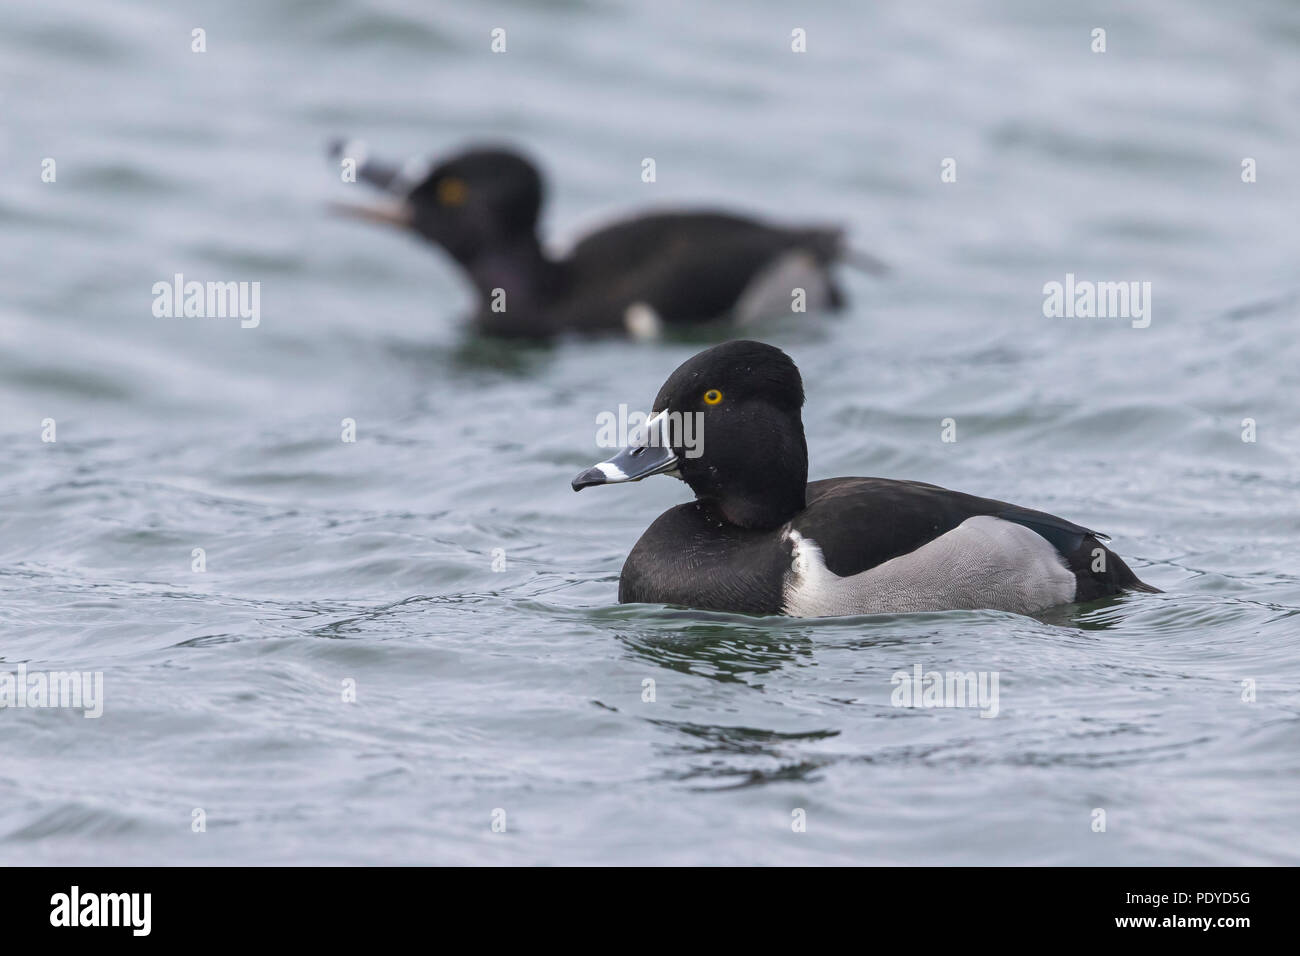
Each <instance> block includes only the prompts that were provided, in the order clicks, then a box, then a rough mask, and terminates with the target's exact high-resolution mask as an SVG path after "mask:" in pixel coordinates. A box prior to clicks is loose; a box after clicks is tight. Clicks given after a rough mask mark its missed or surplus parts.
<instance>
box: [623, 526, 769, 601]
mask: <svg viewBox="0 0 1300 956" xmlns="http://www.w3.org/2000/svg"><path fill="white" fill-rule="evenodd" d="M790 560H791V549H790V545H789V542H787V541H785V540H784V539H783V538H782V535H781V532H780V530H779V529H777V530H775V531H751V530H747V529H745V528H737V527H736V526H735V525H731V524H728V523H726V522H724V521H722V520H721V519H720V518H719V517H718V515H717V512H716V511H715V509H714V508H713V507H712V506H711V505H709V504H708V503H706V502H701V501H692V502H690V503H689V504H684V505H678V506H677V507H676V508H670V509H669V510H667V511H665V512H664V513H663V514H662V515H660V516H659V517H658V518H657V519H656V520H655V522H654V524H652V525H650V527H649V528H647V529H646V532H645V533H644V534H643V535H641V539H640V540H639V541H637V543H636V546H635V547H634V548H633V549H632V553H631V554H629V555H628V557H627V561H626V562H624V564H623V572H622V574H621V575H620V577H619V584H618V600H619V602H620V603H622V604H634V603H647V604H677V605H681V606H683V607H693V608H700V609H702V610H712V611H739V612H743V613H747V614H779V613H780V612H781V606H782V604H783V603H784V583H785V571H786V569H787V568H788V567H789V566H790Z"/></svg>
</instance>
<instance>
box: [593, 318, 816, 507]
mask: <svg viewBox="0 0 1300 956" xmlns="http://www.w3.org/2000/svg"><path fill="white" fill-rule="evenodd" d="M802 407H803V380H802V379H801V378H800V377H799V370H798V369H797V368H796V367H795V364H794V362H792V361H791V360H790V357H789V356H788V355H786V354H785V353H784V352H782V351H781V350H780V349H778V348H774V347H773V346H771V345H764V344H763V343H762V342H750V341H737V342H726V343H724V344H722V345H716V346H714V347H713V348H711V349H705V350H704V351H703V352H701V353H699V354H698V355H696V356H695V357H694V358H691V359H689V360H688V361H686V362H684V363H683V364H682V365H681V366H680V367H679V368H678V369H677V371H675V372H673V374H672V375H670V376H669V377H668V381H666V382H665V383H664V385H663V388H661V389H660V390H659V395H658V397H656V398H655V402H654V407H653V409H652V413H653V417H652V418H651V420H650V423H649V424H648V426H647V429H646V433H645V434H643V435H641V436H640V440H639V441H637V442H634V443H633V444H632V445H630V446H629V447H628V448H625V449H623V450H622V451H621V452H619V453H618V454H617V455H615V456H614V457H613V458H611V459H610V460H609V461H604V462H601V463H600V464H598V465H596V466H595V467H593V468H589V469H588V470H586V471H584V472H583V473H582V474H580V475H579V476H578V477H577V478H575V479H574V480H573V488H574V490H575V491H580V490H581V489H583V488H586V487H587V486H589V485H599V484H608V483H611V482H620V481H639V480H640V479H642V478H645V477H648V476H649V475H654V474H670V475H673V476H675V477H678V478H681V479H682V480H683V481H685V482H686V483H687V484H688V485H690V486H691V490H692V491H694V492H695V496H696V497H697V498H699V499H700V500H701V501H706V502H709V503H711V504H713V505H715V506H716V507H717V509H718V511H719V513H720V514H721V515H722V517H723V518H725V520H727V521H728V522H730V523H731V524H734V525H738V526H740V527H743V528H775V527H777V526H779V525H781V524H784V523H785V522H786V521H788V520H790V518H792V517H793V516H794V515H795V514H797V513H798V512H799V511H802V510H803V508H804V504H805V491H806V488H807V483H808V446H807V444H806V443H805V441H804V434H803V420H802V418H801V414H800V409H801V408H802Z"/></svg>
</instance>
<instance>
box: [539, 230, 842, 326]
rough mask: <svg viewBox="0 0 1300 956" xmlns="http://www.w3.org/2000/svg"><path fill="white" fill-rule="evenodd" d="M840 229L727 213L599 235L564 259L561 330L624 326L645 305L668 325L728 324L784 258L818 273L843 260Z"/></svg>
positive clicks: (559, 306) (558, 320)
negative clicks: (802, 257)
mask: <svg viewBox="0 0 1300 956" xmlns="http://www.w3.org/2000/svg"><path fill="white" fill-rule="evenodd" d="M841 244H842V234H841V231H840V230H839V229H836V228H815V227H814V228H788V229H787V228H781V227H778V226H771V225H767V224H765V223H761V222H758V221H756V220H753V219H747V218H744V217H740V216H733V215H729V214H726V213H715V212H690V213H659V214H654V215H648V216H640V217H637V218H635V219H629V220H626V221H624V222H620V223H616V224H614V225H612V226H608V227H606V228H604V229H600V230H598V231H596V232H594V233H592V234H590V235H588V236H587V237H586V238H584V239H583V240H582V241H581V242H579V243H578V244H577V245H576V246H575V247H574V248H573V251H572V252H571V253H570V255H569V257H568V258H567V259H566V260H565V261H564V263H563V265H564V268H565V270H566V274H567V278H568V282H569V285H568V295H567V296H566V297H565V298H564V299H563V300H561V301H558V302H556V303H555V309H556V311H557V313H558V314H557V316H556V324H557V325H560V326H562V327H568V328H591V329H598V328H600V327H602V326H613V327H621V326H622V324H623V322H624V313H625V311H626V309H627V308H628V306H630V305H632V304H634V303H641V304H644V305H647V306H649V307H650V308H652V309H653V310H654V311H655V313H656V314H657V315H658V316H659V317H660V318H661V319H663V321H664V322H666V323H668V324H685V323H693V322H705V321H710V320H714V319H718V318H721V317H723V316H725V315H727V313H728V312H729V311H730V310H731V309H732V308H733V307H734V306H735V305H736V303H737V301H738V300H739V298H740V297H741V295H742V294H743V293H744V292H745V290H746V288H748V287H749V285H750V283H751V282H752V281H753V280H754V279H755V278H756V277H757V276H758V275H759V274H760V273H761V272H762V271H763V269H764V268H765V267H767V266H769V265H771V264H772V263H774V262H775V261H776V260H778V259H779V258H780V257H781V256H783V255H785V254H787V253H792V252H802V253H806V254H807V255H808V257H809V259H810V260H811V261H812V262H813V263H815V264H816V265H817V266H818V267H819V268H823V269H824V268H825V267H827V266H829V264H830V263H831V262H833V261H834V260H835V259H836V258H837V257H838V256H839V254H840V249H841Z"/></svg>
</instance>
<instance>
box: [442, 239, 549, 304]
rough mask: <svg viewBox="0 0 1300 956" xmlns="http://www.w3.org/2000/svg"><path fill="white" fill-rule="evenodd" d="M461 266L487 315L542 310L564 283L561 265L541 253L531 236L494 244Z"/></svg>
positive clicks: (538, 245) (540, 247) (540, 248)
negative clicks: (488, 313) (467, 274)
mask: <svg viewBox="0 0 1300 956" xmlns="http://www.w3.org/2000/svg"><path fill="white" fill-rule="evenodd" d="M463 265H464V266H465V270H466V271H467V272H468V273H469V277H470V280H471V281H472V282H473V283H474V288H475V289H477V290H478V294H479V297H480V298H481V300H482V303H481V304H482V307H483V309H484V310H485V311H488V312H494V313H503V312H504V313H507V314H508V313H510V312H512V311H518V312H533V311H536V310H538V309H540V308H544V307H545V306H546V305H547V304H548V303H549V302H551V301H552V300H554V298H555V297H556V296H557V295H558V294H559V292H560V290H561V288H562V286H563V282H564V269H563V266H562V265H561V264H560V263H558V262H556V261H555V260H553V259H551V258H550V257H548V256H547V255H546V253H545V252H544V251H542V246H541V243H540V242H538V241H537V236H536V235H535V234H532V233H529V234H527V235H521V236H518V237H516V238H513V239H510V240H509V241H506V242H503V243H499V244H495V245H493V246H492V248H491V249H488V250H485V251H484V252H482V253H480V254H479V255H477V256H475V257H474V259H473V260H472V261H470V262H466V263H463Z"/></svg>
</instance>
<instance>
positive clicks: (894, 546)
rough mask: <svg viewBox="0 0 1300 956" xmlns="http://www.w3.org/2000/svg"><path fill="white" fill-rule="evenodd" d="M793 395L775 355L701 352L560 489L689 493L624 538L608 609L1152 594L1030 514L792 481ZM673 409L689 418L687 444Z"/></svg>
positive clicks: (1040, 602) (1062, 525)
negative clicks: (654, 486) (628, 545)
mask: <svg viewBox="0 0 1300 956" xmlns="http://www.w3.org/2000/svg"><path fill="white" fill-rule="evenodd" d="M803 401H804V395H803V381H802V380H801V379H800V377H799V370H798V369H797V368H795V365H794V362H792V361H791V360H790V357H789V356H787V355H786V354H785V353H784V352H782V351H781V350H780V349H777V348H773V347H772V346H770V345H764V344H763V343H761V342H748V341H739V342H727V343H725V344H723V345H718V346H715V347H713V348H711V349H707V350H705V351H703V352H701V353H699V354H698V355H696V356H695V357H694V358H692V359H690V360H688V361H687V362H685V363H684V364H682V366H681V367H680V368H678V369H677V371H675V372H673V374H672V375H671V376H670V377H669V378H668V381H667V382H665V383H664V386H663V388H661V389H660V390H659V395H658V397H657V398H655V401H654V407H653V408H652V410H651V412H652V415H651V418H650V420H649V422H647V424H646V428H645V432H644V434H643V435H642V436H641V440H640V441H637V442H635V443H634V444H633V445H631V446H629V447H628V448H625V449H624V450H623V451H621V452H619V453H618V454H617V455H615V456H614V457H613V458H611V459H609V460H608V461H604V462H601V463H600V464H598V465H596V466H595V467H593V468H589V469H587V470H586V471H584V472H583V473H582V474H580V475H578V477H577V478H575V479H574V480H573V489H574V490H575V491H580V490H581V489H583V488H586V487H587V486H589V485H602V484H609V483H612V482H623V481H639V480H641V479H642V478H646V477H648V476H650V475H656V474H667V475H671V476H673V477H676V478H680V479H682V480H683V481H685V482H686V483H687V484H688V485H690V487H691V490H692V491H694V492H695V498H696V500H695V501H693V502H691V503H689V504H683V505H678V506H677V507H675V508H671V509H669V510H668V511H666V512H664V513H663V514H662V515H660V516H659V518H658V520H656V521H655V522H654V524H652V525H651V526H650V527H649V529H648V530H647V531H646V532H645V534H643V535H642V536H641V540H639V541H638V542H637V543H636V547H634V548H633V549H632V553H631V554H630V555H628V559H627V562H626V563H625V564H624V565H623V573H622V575H621V577H620V579H619V587H618V599H619V601H620V602H622V603H633V602H647V603H658V604H676V605H684V606H686V607H694V608H702V609H707V610H717V611H744V612H750V613H758V614H788V615H792V616H795V617H826V616H835V615H845V614H874V613H893V612H904V611H940V610H952V609H958V608H964V609H975V608H990V609H994V610H1005V611H1015V612H1017V613H1021V614H1030V613H1034V612H1037V611H1041V610H1044V609H1046V608H1049V607H1052V606H1055V605H1058V604H1068V603H1071V602H1074V601H1089V600H1092V599H1094V598H1098V597H1103V596H1105V595H1110V594H1116V593H1118V592H1120V591H1124V590H1133V591H1156V590H1158V589H1157V588H1153V587H1151V586H1150V585H1147V584H1143V583H1142V582H1141V581H1139V580H1138V578H1137V576H1136V575H1135V574H1134V573H1133V572H1132V571H1131V570H1129V567H1128V565H1126V564H1125V563H1124V562H1123V561H1122V560H1121V559H1120V557H1119V556H1118V555H1116V554H1115V553H1114V552H1113V551H1111V550H1109V549H1108V548H1106V547H1105V546H1104V545H1102V544H1101V542H1100V541H1099V540H1098V539H1099V538H1104V537H1105V535H1101V534H1098V533H1097V532H1095V531H1089V530H1088V529H1087V528H1083V527H1080V526H1079V525H1077V524H1074V523H1072V522H1069V521H1066V520H1065V519H1063V518H1057V517H1054V516H1053V515H1049V514H1044V513H1043V512H1041V511H1031V510H1029V509H1028V508H1021V507H1019V506H1017V505H1012V504H1007V503H1006V502H1002V501H994V500H992V499H990V498H977V497H975V496H974V495H967V494H962V493H961V492H957V491H949V490H947V489H946V488H940V487H937V486H936V485H928V484H924V483H922V482H918V481H895V480H891V479H887V478H827V479H824V480H822V481H814V482H811V483H810V482H808V447H807V444H806V443H805V441H804V432H803V421H802V419H801V415H800V409H801V408H802V406H803ZM687 415H689V416H698V417H696V418H694V419H693V422H694V423H695V431H694V439H693V440H691V441H683V438H682V436H683V435H684V434H690V433H689V432H688V431H687V429H686V428H684V427H683V425H684V423H685V419H684V418H683V416H687ZM700 423H702V428H701V426H700ZM692 455H694V457H692Z"/></svg>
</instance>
